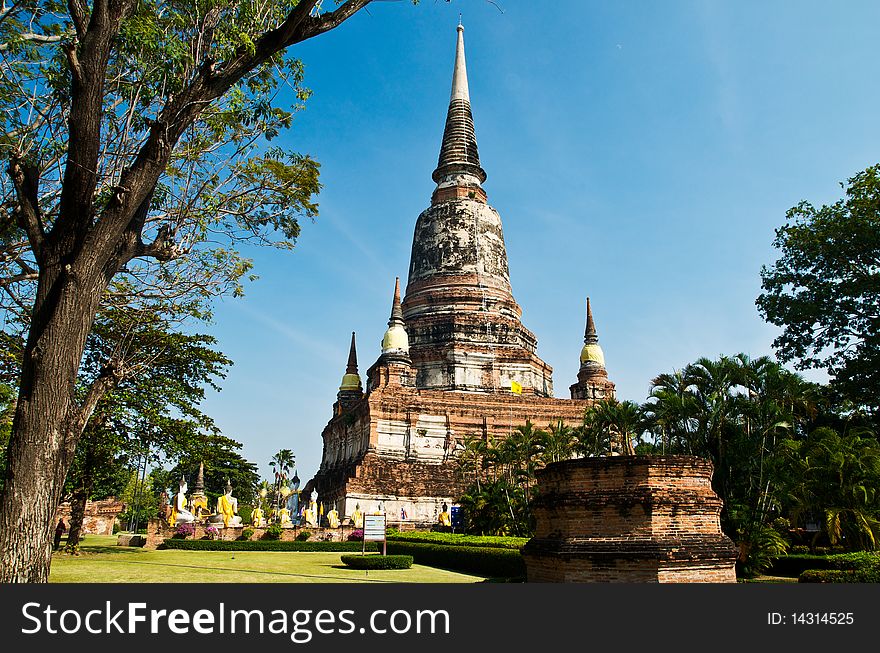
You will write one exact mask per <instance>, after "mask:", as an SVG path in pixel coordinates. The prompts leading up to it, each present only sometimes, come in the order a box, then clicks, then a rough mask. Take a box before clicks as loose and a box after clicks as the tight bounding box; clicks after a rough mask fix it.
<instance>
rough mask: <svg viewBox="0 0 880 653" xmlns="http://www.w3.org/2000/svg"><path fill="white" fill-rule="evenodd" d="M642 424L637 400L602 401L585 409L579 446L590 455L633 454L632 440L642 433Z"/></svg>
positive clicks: (579, 434) (582, 451)
mask: <svg viewBox="0 0 880 653" xmlns="http://www.w3.org/2000/svg"><path fill="white" fill-rule="evenodd" d="M641 426H642V414H641V409H640V407H639V405H638V404H636V403H635V402H632V401H622V402H621V401H617V400H616V399H605V400H603V401H599V402H597V403H595V404H593V405H592V406H590V407H589V408H587V410H586V411H585V412H584V425H583V427H582V428H581V429H580V431H579V433H578V447H577V448H578V449H579V450H580V451H581V453H584V454H585V455H588V456H602V455H607V454H613V453H615V452H616V453H618V454H622V455H633V454H634V453H635V449H634V447H633V440H635V439H636V438H637V437H638V436H639V434H640V433H641Z"/></svg>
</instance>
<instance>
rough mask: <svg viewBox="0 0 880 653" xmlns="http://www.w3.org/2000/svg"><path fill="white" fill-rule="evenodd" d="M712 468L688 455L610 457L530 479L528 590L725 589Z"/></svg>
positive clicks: (727, 545) (730, 558) (730, 554)
mask: <svg viewBox="0 0 880 653" xmlns="http://www.w3.org/2000/svg"><path fill="white" fill-rule="evenodd" d="M711 479H712V464H711V463H710V462H709V461H708V460H705V459H702V458H697V457H694V456H633V455H623V456H608V457H597V458H582V459H578V460H566V461H563V462H557V463H552V464H550V465H547V467H546V468H544V469H543V470H541V471H540V472H538V490H539V494H538V497H537V498H536V500H535V502H534V504H533V510H534V514H535V517H536V520H537V524H536V529H535V537H533V538H532V539H531V540H529V541H528V543H527V544H526V546H525V547H524V548H523V551H522V555H523V558H524V559H525V563H526V575H527V579H528V581H529V582H659V583H687V582H698V583H708V582H717V583H733V582H736V573H735V570H734V564H735V561H736V548H735V546H734V544H733V542H732V541H731V540H730V539H729V538H728V537H727V536H726V535H724V534H723V533H722V532H721V524H720V520H719V515H720V512H721V499H719V498H718V495H716V494H715V492H714V491H713V490H712V484H711Z"/></svg>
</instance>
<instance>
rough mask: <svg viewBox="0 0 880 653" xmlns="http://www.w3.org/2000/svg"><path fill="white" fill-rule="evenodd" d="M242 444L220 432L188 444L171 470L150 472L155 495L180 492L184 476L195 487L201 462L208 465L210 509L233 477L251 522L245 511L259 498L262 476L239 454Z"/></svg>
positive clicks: (234, 488)
mask: <svg viewBox="0 0 880 653" xmlns="http://www.w3.org/2000/svg"><path fill="white" fill-rule="evenodd" d="M240 447H241V445H240V444H239V443H238V442H235V441H233V440H230V439H229V438H225V437H223V436H221V435H220V434H219V433H207V434H201V435H200V436H199V437H197V438H194V439H193V440H192V441H191V442H190V443H189V444H187V446H186V449H185V450H181V451H180V453H179V456H178V458H177V462H176V464H175V465H174V466H173V467H171V468H170V469H169V470H168V471H166V470H165V469H164V468H158V469H153V470H152V471H151V472H150V476H151V477H152V480H153V483H152V494H153V496H158V495H159V494H160V493H161V492H162V491H163V490H166V489H169V488H170V489H171V492H172V494H173V493H174V492H176V490H177V483H178V482H179V480H180V477H181V476H183V477H185V478H186V479H187V481H188V482H189V484H190V488H192V479H194V478H196V475H197V474H198V471H199V465H200V464H204V466H205V495H206V496H207V497H208V508H209V510H211V509H212V506H214V505H216V502H217V499H218V498H219V497H220V495H221V494H223V493H224V492H225V491H226V481H227V480H229V483H230V484H231V485H232V488H233V494H234V495H235V497H236V498H237V499H238V505H239V514H240V515H241V517H242V519H243V520H244V521H245V522H247V521H248V520H247V516H248V515H247V514H242V512H243V511H245V507H246V506H249V505H250V504H253V503H254V502H255V501H256V499H257V496H258V495H257V489H258V488H257V486H258V484H259V482H260V475H259V474H258V473H257V466H256V465H255V464H254V463H252V462H249V461H248V460H245V459H244V458H243V457H242V456H241V454H239V453H238V451H237V450H238V449H239V448H240ZM151 516H152V515H151Z"/></svg>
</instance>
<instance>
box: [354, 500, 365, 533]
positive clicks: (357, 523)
mask: <svg viewBox="0 0 880 653" xmlns="http://www.w3.org/2000/svg"><path fill="white" fill-rule="evenodd" d="M351 525H352V526H354V527H355V528H363V527H364V513H362V512H361V504H359V503H356V504H355V506H354V512H353V513H351Z"/></svg>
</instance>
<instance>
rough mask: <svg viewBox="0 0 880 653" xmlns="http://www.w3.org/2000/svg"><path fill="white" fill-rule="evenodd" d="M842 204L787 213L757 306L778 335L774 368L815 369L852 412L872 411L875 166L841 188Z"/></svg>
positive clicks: (879, 268)
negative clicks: (779, 364)
mask: <svg viewBox="0 0 880 653" xmlns="http://www.w3.org/2000/svg"><path fill="white" fill-rule="evenodd" d="M841 186H842V187H843V189H844V192H845V197H844V198H842V199H840V200H838V201H837V202H835V203H834V204H831V205H823V206H821V207H819V208H816V207H814V206H813V205H812V204H810V203H809V202H806V201H804V202H801V203H800V204H798V205H797V206H795V207H793V208H791V209H789V211H788V213H787V214H786V223H785V224H784V225H783V226H782V227H781V228H779V229H777V230H776V239H775V240H774V241H773V245H774V247H776V248H777V249H778V250H779V252H780V256H779V259H778V260H777V261H776V262H775V263H774V264H773V265H771V266H769V267H766V266H765V267H764V268H762V270H761V279H762V288H763V290H764V292H763V293H762V294H761V295H760V296H759V297H758V299H757V302H756V303H757V305H758V308H759V310H760V311H761V313H762V315H763V316H764V318H765V319H766V320H767V321H768V322H770V323H771V324H775V325H777V326H780V327H782V329H783V332H782V334H781V335H779V337H777V338H776V340H775V341H774V343H773V344H774V346H775V347H776V350H777V353H778V355H779V358H780V359H781V360H782V361H794V362H795V364H796V365H797V366H798V367H799V368H801V369H807V368H822V369H826V370H827V371H828V373H829V374H830V375H831V376H832V378H833V382H832V386H833V387H835V388H836V389H837V390H838V391H839V392H841V393H842V394H843V396H844V397H846V398H848V399H850V400H851V401H853V402H854V403H856V404H860V405H864V406H867V407H869V408H870V409H872V410H873V411H875V413H876V412H877V411H878V410H880V164H878V165H874V166H871V167H869V168H867V169H866V170H864V171H862V172H859V173H858V174H856V175H855V176H854V177H852V178H851V179H849V180H848V182H847V183H846V184H845V185H843V184H842V185H841Z"/></svg>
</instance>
